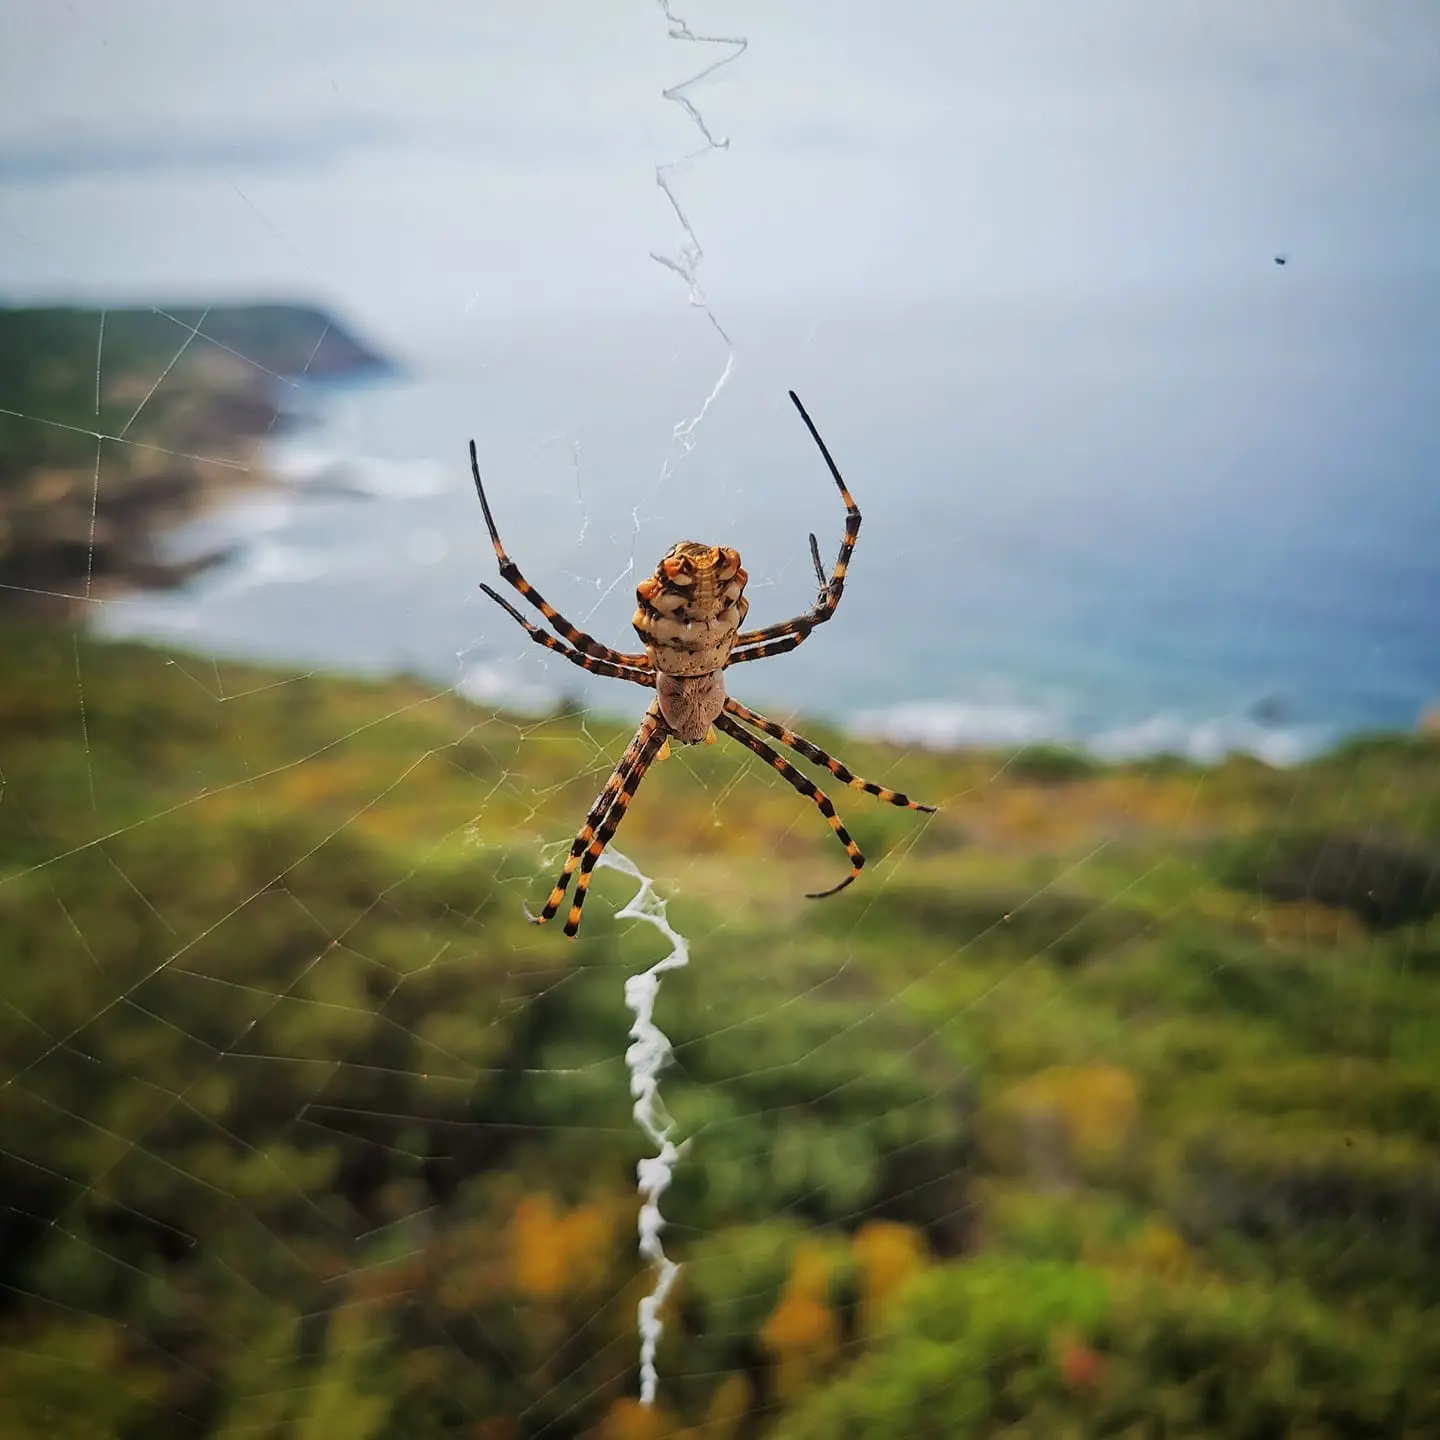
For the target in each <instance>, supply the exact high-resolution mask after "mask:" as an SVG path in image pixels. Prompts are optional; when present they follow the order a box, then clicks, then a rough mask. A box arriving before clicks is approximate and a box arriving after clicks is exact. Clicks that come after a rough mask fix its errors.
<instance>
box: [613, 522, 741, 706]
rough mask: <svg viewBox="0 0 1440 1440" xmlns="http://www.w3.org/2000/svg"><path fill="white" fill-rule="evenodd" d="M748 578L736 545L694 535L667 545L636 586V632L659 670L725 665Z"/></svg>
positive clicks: (690, 671)
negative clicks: (706, 541) (707, 542)
mask: <svg viewBox="0 0 1440 1440" xmlns="http://www.w3.org/2000/svg"><path fill="white" fill-rule="evenodd" d="M748 578H749V577H748V576H747V575H746V574H745V571H744V570H743V569H742V568H741V565H740V555H739V552H738V551H736V550H731V549H729V548H728V547H721V546H714V545H701V544H699V543H697V542H696V541H694V540H682V541H681V542H680V543H679V544H678V545H674V546H672V547H671V549H670V553H669V554H668V555H666V556H665V558H664V559H663V560H662V561H661V562H660V563H659V565H657V566H656V567H655V573H654V574H653V575H652V576H650V577H649V578H648V579H646V580H642V581H641V582H640V584H639V585H638V586H636V588H635V598H636V599H637V600H638V601H639V605H638V608H637V609H636V611H635V618H634V622H633V623H634V626H635V633H636V634H637V635H639V637H640V640H641V643H642V644H643V645H644V646H645V649H646V650H647V651H648V652H649V654H650V658H651V660H652V661H654V664H655V669H656V670H657V671H658V672H659V673H660V674H662V675H680V676H692V675H710V674H713V673H714V672H715V671H717V670H723V669H724V668H725V663H726V661H727V660H729V658H730V647H731V646H732V645H734V643H735V636H736V634H737V633H738V632H739V629H740V626H741V625H742V624H744V622H745V613H746V611H747V610H749V608H750V602H749V601H748V600H746V598H745V582H746V580H747V579H748ZM707 724H708V722H707Z"/></svg>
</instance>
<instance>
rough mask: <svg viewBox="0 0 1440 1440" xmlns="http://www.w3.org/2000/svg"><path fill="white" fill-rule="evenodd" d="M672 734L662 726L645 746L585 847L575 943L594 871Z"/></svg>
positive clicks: (568, 925)
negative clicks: (636, 793) (593, 836)
mask: <svg viewBox="0 0 1440 1440" xmlns="http://www.w3.org/2000/svg"><path fill="white" fill-rule="evenodd" d="M669 734H670V732H669V730H668V729H667V728H666V727H665V726H664V725H659V726H657V727H656V729H655V731H654V733H653V734H651V735H650V737H649V738H648V739H647V740H646V741H645V742H644V744H643V745H642V746H641V749H640V753H639V755H638V756H636V758H635V763H634V764H633V765H632V766H631V767H630V769H629V772H628V773H627V775H626V777H625V780H624V783H623V784H622V785H621V786H620V790H619V793H618V794H617V795H616V796H615V800H614V803H613V804H612V805H611V806H610V813H609V814H608V815H607V816H606V817H605V819H604V822H603V823H602V824H601V826H600V828H599V829H598V830H597V831H596V832H595V838H594V839H593V840H592V841H591V842H590V844H589V845H587V846H586V847H585V854H584V857H583V858H582V859H581V861H580V874H579V875H578V876H577V877H576V880H575V900H574V902H573V903H572V904H571V906H570V913H569V914H568V915H567V916H566V917H565V933H566V934H567V935H568V936H569V937H570V938H571V939H572V940H573V939H574V938H575V933H576V931H578V930H579V929H580V912H581V911H582V910H583V909H584V908H585V897H586V896H587V895H588V894H589V893H590V874H591V871H593V870H594V869H595V865H596V862H597V861H598V860H599V859H600V857H601V855H603V854H604V853H605V847H606V846H607V845H608V844H609V843H610V842H611V841H612V840H613V839H614V838H615V832H616V831H617V830H618V829H619V828H620V822H621V821H622V820H624V818H625V813H626V811H627V810H628V809H629V807H630V801H631V800H632V799H633V798H634V796H635V792H636V791H637V790H638V789H639V788H640V782H641V781H642V780H643V779H644V778H645V772H646V771H647V770H648V769H649V768H650V766H651V764H652V762H653V761H654V759H655V757H656V755H658V754H659V753H660V750H661V748H662V747H663V746H664V744H665V741H666V740H667V739H668V738H669Z"/></svg>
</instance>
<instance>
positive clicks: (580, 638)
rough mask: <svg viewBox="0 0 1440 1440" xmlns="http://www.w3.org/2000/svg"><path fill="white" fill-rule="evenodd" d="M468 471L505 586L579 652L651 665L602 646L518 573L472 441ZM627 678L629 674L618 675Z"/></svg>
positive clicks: (632, 665)
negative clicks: (492, 510) (493, 511)
mask: <svg viewBox="0 0 1440 1440" xmlns="http://www.w3.org/2000/svg"><path fill="white" fill-rule="evenodd" d="M470 473H471V475H472V476H474V478H475V493H476V494H477V495H478V496H479V497H480V508H481V510H483V511H484V512H485V528H486V529H487V530H489V532H490V544H491V545H492V546H493V547H494V550H495V559H496V562H497V563H498V564H499V566H500V578H501V579H502V580H504V582H505V583H506V584H507V585H512V586H514V588H515V589H516V590H518V591H519V592H520V593H521V594H522V595H523V596H524V597H525V598H526V600H528V601H529V602H530V604H532V605H533V606H534V607H535V608H536V609H537V610H538V611H539V612H540V613H541V614H542V615H543V616H544V617H545V619H546V620H548V621H549V622H550V624H551V625H553V626H554V627H555V629H556V630H558V631H559V632H560V634H561V635H563V636H564V637H565V638H566V639H567V640H568V641H569V642H570V643H571V645H573V646H574V647H575V649H577V650H578V651H579V652H580V653H581V654H582V655H589V656H591V657H593V658H594V659H596V660H602V661H604V662H605V663H606V664H608V665H620V666H624V667H627V668H629V669H632V670H648V669H649V668H650V657H649V656H648V655H630V654H627V653H626V652H625V651H623V650H612V649H611V648H610V647H609V646H608V645H602V644H601V643H600V642H599V641H598V640H596V639H594V638H593V637H592V636H590V635H587V634H586V633H585V632H584V631H583V630H581V629H580V628H579V627H578V626H576V625H572V624H571V623H570V621H568V620H567V619H566V618H565V617H564V616H563V615H562V614H561V613H560V612H559V611H558V610H557V609H556V608H555V607H554V606H553V605H552V604H551V603H550V602H549V601H548V600H547V599H546V598H545V597H544V596H543V595H542V594H541V593H540V592H539V591H538V590H537V589H536V588H535V587H534V586H533V585H532V584H531V583H530V582H529V581H528V580H527V579H526V578H525V577H524V576H523V575H522V574H521V573H520V567H519V566H518V565H517V564H516V563H515V562H514V561H513V560H512V559H511V558H510V556H509V555H507V554H506V553H505V546H504V545H503V544H501V542H500V531H499V530H498V529H497V528H496V526H495V517H494V516H493V515H492V514H491V513H490V502H489V500H487V499H486V498H485V483H484V481H483V480H481V478H480V460H479V457H478V456H477V455H476V453H475V442H474V441H473V440H472V441H471V442H470ZM480 588H481V589H482V590H483V591H485V593H486V594H487V595H489V596H490V598H491V599H492V600H500V597H499V596H498V595H497V594H496V593H495V592H494V591H493V590H492V589H491V588H490V587H489V586H488V585H482V586H481V587H480ZM500 603H501V604H502V605H505V608H506V609H507V610H509V611H510V613H511V614H512V615H514V616H515V618H516V619H517V620H519V621H520V623H521V624H522V625H526V626H527V628H529V626H528V622H526V621H525V620H523V619H521V617H520V615H519V614H518V613H517V612H516V611H515V609H514V608H513V607H512V606H510V605H506V604H505V601H503V600H500ZM600 673H602V674H610V673H611V672H610V671H602V672H600ZM621 678H622V679H623V678H628V677H623V676H622V677H621Z"/></svg>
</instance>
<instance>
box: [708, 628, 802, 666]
mask: <svg viewBox="0 0 1440 1440" xmlns="http://www.w3.org/2000/svg"><path fill="white" fill-rule="evenodd" d="M788 623H790V624H792V625H793V624H796V623H797V622H795V621H790V622H788ZM772 628H773V627H772ZM813 628H814V627H813V626H811V625H806V626H805V627H804V628H803V629H798V630H791V631H788V632H787V633H785V634H784V635H782V636H781V637H780V638H779V639H778V640H770V641H767V642H766V643H765V644H764V645H756V646H755V647H754V648H753V649H751V650H732V651H731V652H730V658H729V659H728V660H727V661H726V662H725V668H726V669H727V670H728V669H729V668H730V666H732V665H742V664H744V662H745V661H746V660H768V659H769V658H770V656H772V655H784V654H785V653H786V652H787V651H789V650H793V649H794V648H795V647H796V646H797V645H801V644H803V643H804V642H805V641H806V640H808V639H809V638H810V631H811V630H812V629H813Z"/></svg>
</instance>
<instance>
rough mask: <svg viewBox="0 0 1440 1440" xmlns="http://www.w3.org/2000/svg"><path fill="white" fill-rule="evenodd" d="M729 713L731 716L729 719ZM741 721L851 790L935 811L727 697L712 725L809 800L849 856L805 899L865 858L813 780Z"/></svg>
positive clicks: (819, 894)
mask: <svg viewBox="0 0 1440 1440" xmlns="http://www.w3.org/2000/svg"><path fill="white" fill-rule="evenodd" d="M732 716H733V717H734V719H732V718H731V717H732ZM741 720H743V721H744V722H745V724H746V725H753V726H754V727H755V729H757V730H761V731H764V733H765V734H766V735H770V736H773V737H774V738H775V739H776V740H778V741H779V742H780V743H781V744H782V745H785V746H788V747H789V748H790V749H791V750H793V751H795V753H796V754H797V755H803V756H804V757H805V758H806V759H807V760H809V761H810V762H811V763H812V764H814V765H823V766H824V767H825V768H826V769H827V770H828V771H829V772H830V773H831V774H832V775H833V776H834V777H835V778H836V779H837V780H840V781H843V782H844V783H845V784H846V785H849V786H850V787H851V788H852V789H854V790H863V791H864V792H865V793H866V794H867V795H874V796H875V797H876V799H878V800H884V801H885V802H886V803H887V804H890V805H898V806H900V807H901V808H902V809H905V810H918V811H920V812H921V814H924V815H933V814H934V813H935V807H934V806H933V805H922V804H920V802H919V801H918V800H912V799H911V798H910V797H909V796H908V795H904V794H901V792H900V791H898V790H888V789H886V788H885V786H883V785H877V784H875V782H874V781H873V780H863V779H861V778H860V776H858V775H856V774H855V773H854V771H852V770H851V769H850V768H849V766H847V765H844V764H842V763H841V762H840V761H839V760H837V759H836V758H835V757H834V756H833V755H830V754H827V753H826V752H825V751H824V750H822V749H821V748H820V747H819V746H818V745H816V744H814V743H813V742H812V741H810V740H807V739H806V738H805V737H804V736H803V735H797V734H796V733H795V732H794V731H793V730H790V729H787V728H786V727H785V726H784V725H777V724H776V723H775V721H773V720H769V719H767V718H766V717H765V716H764V715H760V714H758V713H757V712H756V711H754V710H751V709H749V708H748V707H747V706H744V705H742V704H741V703H740V702H739V701H738V700H736V699H733V698H731V697H728V696H727V697H726V700H725V714H723V715H721V716H720V718H719V719H718V720H716V722H715V728H716V729H717V730H723V731H724V732H725V734H727V735H729V736H730V737H731V738H732V739H735V740H738V741H739V742H740V743H741V744H742V745H744V746H746V747H747V748H748V749H750V750H753V751H754V752H755V754H757V755H758V756H759V757H760V758H761V759H762V760H764V761H765V762H766V763H767V764H769V765H771V766H773V767H774V768H775V769H776V770H778V771H779V772H780V774H781V775H782V776H784V778H785V780H786V781H787V782H788V783H789V784H790V785H791V786H792V787H793V788H794V789H796V790H798V791H799V792H800V794H802V795H804V796H805V797H806V798H807V799H810V800H813V801H814V802H815V806H816V808H817V809H818V810H819V811H820V813H821V814H822V815H823V816H824V817H825V819H826V820H827V821H828V822H829V824H830V828H831V829H832V830H833V831H834V832H835V837H836V839H838V840H839V841H840V843H841V844H842V845H843V846H844V847H845V853H846V854H847V855H848V856H849V857H850V873H849V874H848V875H847V876H846V877H845V878H844V879H843V880H842V881H841V882H840V883H839V884H838V885H833V886H831V888H830V889H829V890H813V891H810V892H808V893H807V897H806V898H807V899H810V900H823V899H825V898H826V897H827V896H829V895H835V894H837V893H838V892H839V891H841V890H843V889H844V888H845V887H846V886H847V885H849V884H850V883H851V882H852V881H853V880H854V879H855V877H856V876H857V875H858V874H859V873H860V871H861V869H862V868H863V867H864V865H865V857H864V855H862V854H861V853H860V847H859V846H858V845H856V843H855V842H854V841H853V840H852V839H851V838H850V833H849V831H847V830H846V829H845V827H844V825H842V824H841V823H840V818H839V816H837V815H836V814H835V806H834V805H833V804H831V802H830V797H829V796H828V795H826V793H825V792H824V791H823V790H822V789H820V787H819V786H818V785H816V784H815V782H814V781H813V780H810V779H809V778H808V777H807V776H805V775H802V774H801V773H800V771H798V770H797V769H796V768H795V767H794V766H793V765H792V764H791V763H790V762H789V761H788V760H786V759H785V757H784V756H783V755H779V754H777V753H776V752H775V751H774V750H772V749H771V748H770V746H768V745H767V744H766V743H765V742H764V741H763V740H761V739H760V738H759V736H756V735H752V734H750V732H749V731H748V730H746V729H745V728H744V727H743V726H741V725H739V724H737V723H736V722H737V721H741Z"/></svg>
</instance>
